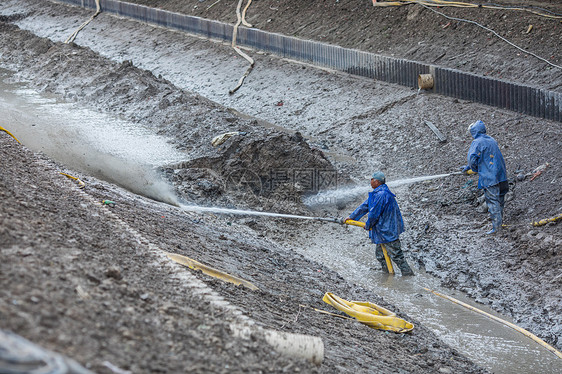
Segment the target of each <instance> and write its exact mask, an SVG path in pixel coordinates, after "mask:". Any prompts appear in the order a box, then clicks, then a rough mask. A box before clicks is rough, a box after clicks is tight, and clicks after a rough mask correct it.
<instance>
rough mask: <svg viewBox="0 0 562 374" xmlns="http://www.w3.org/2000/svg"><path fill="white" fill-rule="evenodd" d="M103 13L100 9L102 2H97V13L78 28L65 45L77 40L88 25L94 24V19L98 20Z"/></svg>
mask: <svg viewBox="0 0 562 374" xmlns="http://www.w3.org/2000/svg"><path fill="white" fill-rule="evenodd" d="M100 13H101V7H100V0H96V13H94V15H93V16H91V17H90V19H88V20H87V21H86V22H84V23H83V24H81V25H80V27H78V29H76V31H74V32H73V33H72V35H70V36H69V37H68V38H67V39H66V40H65V41H64V43H65V44H68V43H72V42H73V41H74V39H76V36H77V35H78V33H79V32H80V31H81V30H82V29H83V28H84V27H86V26H87V25H88V23H90V22H92V20H93V19H94V18H96V17H97V16H98V14H100Z"/></svg>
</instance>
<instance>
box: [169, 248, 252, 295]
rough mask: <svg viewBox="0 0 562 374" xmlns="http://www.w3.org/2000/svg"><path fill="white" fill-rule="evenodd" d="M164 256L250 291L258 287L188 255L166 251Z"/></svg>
mask: <svg viewBox="0 0 562 374" xmlns="http://www.w3.org/2000/svg"><path fill="white" fill-rule="evenodd" d="M166 256H168V258H169V259H171V260H172V261H175V262H177V263H178V264H181V265H184V266H187V267H188V268H190V269H193V270H201V271H202V272H203V273H204V274H207V275H209V276H211V277H213V278H217V279H220V280H223V281H225V282H228V283H232V284H235V285H237V286H238V285H242V286H244V287H246V288H248V289H250V290H252V291H255V290H258V289H259V288H258V287H257V286H255V285H254V284H252V283H250V282H248V281H247V280H245V279H242V278H238V277H235V276H233V275H230V274H227V273H225V272H223V271H220V270H217V269H215V268H212V267H210V266H207V265H204V264H202V263H200V262H199V261H196V260H193V259H191V258H189V257H186V256H182V255H178V254H176V253H166Z"/></svg>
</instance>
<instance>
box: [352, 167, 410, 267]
mask: <svg viewBox="0 0 562 374" xmlns="http://www.w3.org/2000/svg"><path fill="white" fill-rule="evenodd" d="M371 187H372V188H373V191H371V192H369V197H368V198H367V200H365V202H364V203H363V204H361V205H360V206H359V207H358V208H357V209H355V211H354V212H353V213H351V214H350V215H349V217H348V218H347V219H351V220H354V221H357V220H359V219H360V218H361V217H363V216H364V215H365V214H367V221H366V222H365V230H368V231H369V238H371V241H372V242H373V243H375V244H376V248H375V257H376V258H377V260H379V262H380V263H381V265H382V270H383V271H384V272H387V273H388V267H387V265H386V261H385V258H384V254H383V251H382V247H381V244H384V246H385V248H386V251H387V252H388V255H389V256H390V258H391V259H392V260H393V261H394V262H395V263H396V264H397V265H398V267H399V268H400V271H401V272H402V275H403V276H404V275H414V272H413V271H412V269H411V268H410V265H408V262H407V261H406V259H405V258H404V253H403V252H402V248H401V245H400V239H399V236H400V234H401V233H403V232H404V221H403V220H402V214H400V208H399V207H398V203H397V202H396V199H395V197H396V195H394V194H393V193H392V192H390V190H389V189H388V186H387V185H386V178H385V176H384V173H383V172H381V171H377V172H375V173H373V175H372V177H371Z"/></svg>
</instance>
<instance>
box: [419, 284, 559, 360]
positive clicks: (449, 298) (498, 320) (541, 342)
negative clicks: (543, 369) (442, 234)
mask: <svg viewBox="0 0 562 374" xmlns="http://www.w3.org/2000/svg"><path fill="white" fill-rule="evenodd" d="M424 289H425V290H426V291H429V292H432V293H433V294H435V295H437V296H439V297H442V298H444V299H447V300H449V301H452V302H453V303H455V304H458V305H460V306H463V307H465V308H467V309H470V310H472V311H474V312H476V313H480V314H482V315H484V316H486V317H488V318H491V319H493V320H494V321H497V322H500V323H502V324H504V325H506V326H508V327H510V328H512V329H514V330H515V331H518V332H520V333H521V334H523V335H525V336H527V337H528V338H531V339H533V340H534V341H535V342H537V343H539V344H540V345H542V346H543V347H545V348H546V349H548V350H549V351H551V352H552V353H554V354H555V355H556V356H558V357H559V358H562V353H560V351H558V350H557V349H556V348H554V347H553V346H551V345H549V344H548V343H546V342H545V341H544V340H542V339H540V338H539V337H537V336H536V335H534V334H532V333H530V332H529V331H527V330H525V329H523V328H521V327H519V326H517V325H514V324H513V323H511V322H508V321H505V320H503V319H501V318H499V317H496V316H494V315H491V314H490V313H486V312H484V311H483V310H480V309H478V308H475V307H473V306H472V305H468V304H467V303H463V302H462V301H460V300H457V299H455V298H454V297H451V296H447V295H443V294H441V293H439V292H437V291H433V290H430V289H429V288H425V287H424Z"/></svg>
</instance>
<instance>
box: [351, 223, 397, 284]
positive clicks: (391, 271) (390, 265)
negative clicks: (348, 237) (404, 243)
mask: <svg viewBox="0 0 562 374" xmlns="http://www.w3.org/2000/svg"><path fill="white" fill-rule="evenodd" d="M344 223H345V224H346V225H351V226H357V227H363V228H365V222H361V221H354V220H352V219H347V220H345V221H344ZM381 248H382V253H383V254H384V260H385V261H386V267H387V268H388V272H389V273H390V274H394V267H393V266H392V261H390V256H389V255H388V252H387V251H386V247H385V245H384V244H381Z"/></svg>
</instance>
